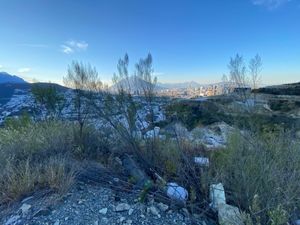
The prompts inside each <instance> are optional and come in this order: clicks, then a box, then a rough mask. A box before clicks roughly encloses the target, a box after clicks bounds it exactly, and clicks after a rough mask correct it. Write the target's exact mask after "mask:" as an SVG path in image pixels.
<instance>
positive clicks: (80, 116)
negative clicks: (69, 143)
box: [63, 61, 102, 138]
mask: <svg viewBox="0 0 300 225" xmlns="http://www.w3.org/2000/svg"><path fill="white" fill-rule="evenodd" d="M63 80H64V83H65V85H66V86H67V87H70V88H72V89H73V91H74V96H73V100H74V107H75V112H76V120H77V122H78V124H79V137H80V138H82V133H83V127H84V124H85V121H86V119H87V118H88V116H89V115H90V114H91V108H90V102H89V100H91V99H92V98H93V96H94V93H95V92H94V91H95V90H97V89H100V88H101V87H102V82H101V81H100V79H99V77H98V72H97V70H96V68H95V67H92V66H91V65H90V64H83V63H81V62H77V61H73V62H72V64H71V65H69V68H68V74H67V76H66V77H64V79H63Z"/></svg>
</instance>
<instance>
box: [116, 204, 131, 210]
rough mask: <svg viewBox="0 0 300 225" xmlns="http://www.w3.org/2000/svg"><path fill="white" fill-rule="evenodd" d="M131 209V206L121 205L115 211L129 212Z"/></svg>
mask: <svg viewBox="0 0 300 225" xmlns="http://www.w3.org/2000/svg"><path fill="white" fill-rule="evenodd" d="M129 209H130V205H128V204H127V203H120V204H118V205H117V206H116V208H115V211H116V212H123V211H127V210H129Z"/></svg>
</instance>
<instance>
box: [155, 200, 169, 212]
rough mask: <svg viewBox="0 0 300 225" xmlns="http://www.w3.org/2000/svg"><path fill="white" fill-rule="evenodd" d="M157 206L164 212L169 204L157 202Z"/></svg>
mask: <svg viewBox="0 0 300 225" xmlns="http://www.w3.org/2000/svg"><path fill="white" fill-rule="evenodd" d="M157 206H158V208H159V209H160V210H161V211H163V212H165V211H167V210H168V209H169V206H168V205H166V204H164V203H161V202H160V203H158V204H157Z"/></svg>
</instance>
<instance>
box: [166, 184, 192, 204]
mask: <svg viewBox="0 0 300 225" xmlns="http://www.w3.org/2000/svg"><path fill="white" fill-rule="evenodd" d="M167 195H168V197H169V198H171V199H173V200H176V201H181V202H184V201H186V200H187V199H188V191H187V190H186V189H185V188H183V187H181V186H179V185H178V184H177V183H173V182H171V183H168V184H167Z"/></svg>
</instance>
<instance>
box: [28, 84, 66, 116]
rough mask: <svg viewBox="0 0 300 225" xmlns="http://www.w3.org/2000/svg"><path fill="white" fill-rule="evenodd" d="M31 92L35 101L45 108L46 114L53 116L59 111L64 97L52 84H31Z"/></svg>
mask: <svg viewBox="0 0 300 225" xmlns="http://www.w3.org/2000/svg"><path fill="white" fill-rule="evenodd" d="M31 93H32V94H33V97H34V99H35V101H36V103H37V104H39V105H40V106H42V107H44V108H45V109H46V113H47V116H51V117H55V116H57V115H59V114H60V113H61V110H62V108H63V106H64V100H65V99H64V96H63V95H62V94H60V93H59V92H58V90H57V89H56V88H55V86H54V85H53V84H49V85H47V86H43V85H42V84H33V86H32V88H31Z"/></svg>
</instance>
